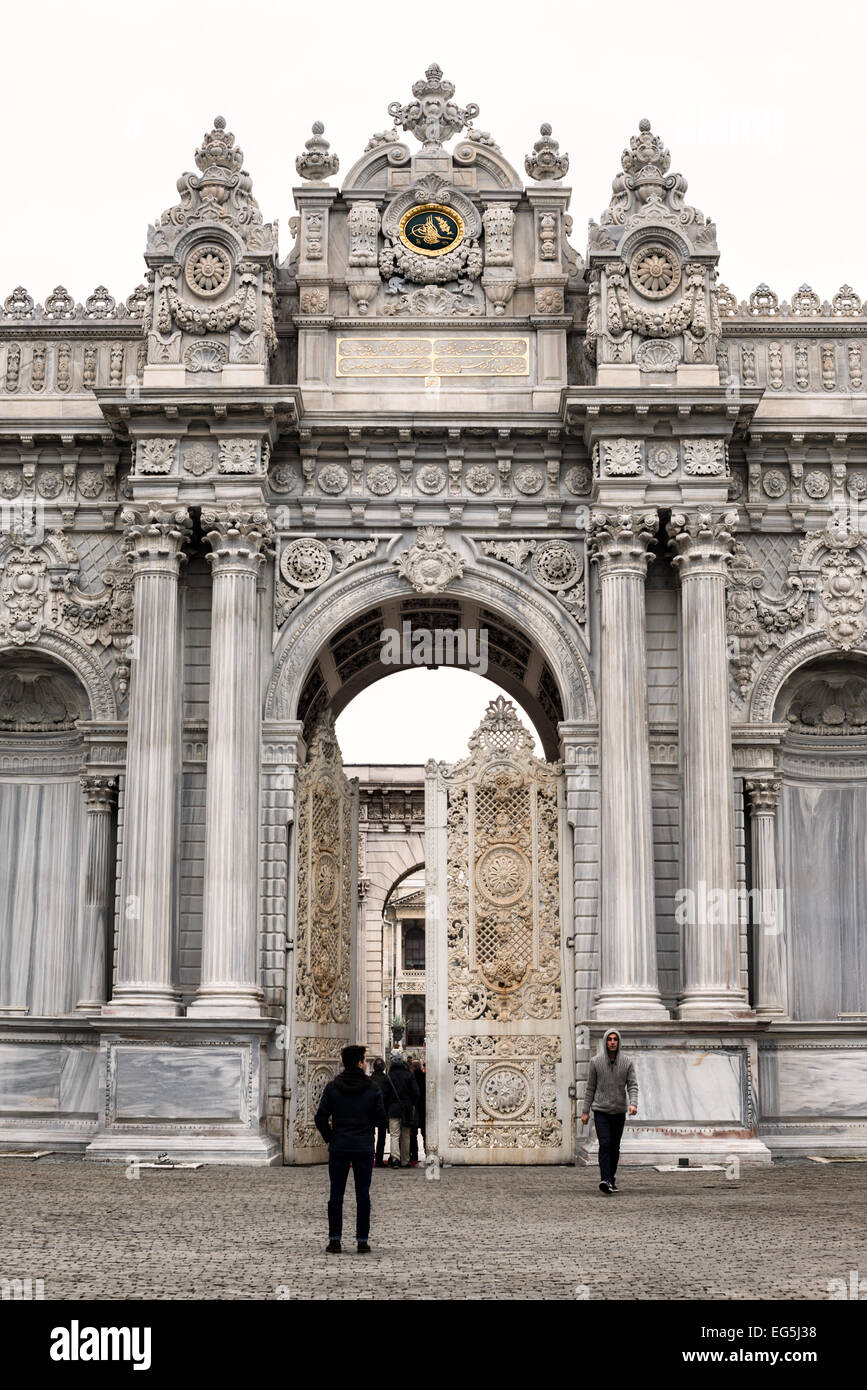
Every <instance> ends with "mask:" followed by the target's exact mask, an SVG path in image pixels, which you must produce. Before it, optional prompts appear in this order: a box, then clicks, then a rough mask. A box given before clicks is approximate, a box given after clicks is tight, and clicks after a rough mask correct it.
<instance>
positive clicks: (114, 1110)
mask: <svg viewBox="0 0 867 1390" xmlns="http://www.w3.org/2000/svg"><path fill="white" fill-rule="evenodd" d="M91 1026H92V1027H93V1028H94V1030H95V1031H96V1032H97V1033H98V1034H99V1037H100V1086H99V1089H100V1109H99V1128H98V1131H97V1133H96V1135H95V1136H94V1138H93V1140H92V1141H91V1143H90V1144H88V1146H87V1150H86V1153H85V1157H86V1158H87V1159H90V1160H102V1161H105V1160H109V1159H113V1160H116V1161H128V1160H131V1159H135V1158H148V1159H152V1158H154V1157H155V1156H156V1155H157V1154H159V1153H166V1154H168V1156H169V1157H170V1158H176V1159H178V1158H188V1159H193V1158H195V1159H199V1160H202V1161H205V1162H210V1163H257V1164H262V1163H264V1164H272V1163H279V1162H280V1158H281V1153H280V1145H279V1142H278V1140H277V1139H276V1138H275V1137H274V1136H273V1135H271V1134H269V1133H268V1132H267V1128H266V1123H265V1087H266V1056H265V1045H266V1042H267V1039H268V1036H269V1034H270V1033H271V1032H273V1030H274V1027H275V1024H274V1022H273V1021H272V1020H270V1019H243V1020H239V1019H234V1020H226V1021H223V1020H220V1019H212V1018H209V1019H204V1018H183V1019H161V1020H159V1021H158V1020H156V1019H119V1018H105V1017H103V1018H100V1019H94V1020H93V1022H92V1025H91Z"/></svg>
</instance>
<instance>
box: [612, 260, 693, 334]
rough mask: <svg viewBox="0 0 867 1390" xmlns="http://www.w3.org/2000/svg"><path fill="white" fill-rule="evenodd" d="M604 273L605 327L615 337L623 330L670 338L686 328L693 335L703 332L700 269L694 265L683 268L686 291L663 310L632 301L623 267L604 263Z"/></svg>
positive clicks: (624, 331)
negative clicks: (606, 307) (606, 293)
mask: <svg viewBox="0 0 867 1390" xmlns="http://www.w3.org/2000/svg"><path fill="white" fill-rule="evenodd" d="M606 270H607V273H608V328H609V331H610V332H611V334H612V335H613V336H614V337H615V338H619V337H621V336H622V334H624V333H628V332H632V333H640V334H641V336H642V337H645V338H672V337H674V336H675V334H677V333H684V332H686V331H687V329H688V330H689V331H690V332H691V333H692V335H693V337H694V338H703V337H704V336H705V334H706V333H707V328H708V323H707V311H706V307H705V302H704V269H703V267H702V266H700V265H697V264H689V265H687V266H686V268H685V276H686V292H685V294H684V295H683V298H682V299H681V300H680V301H679V302H678V303H677V304H672V305H671V306H670V307H669V308H667V309H662V310H654V309H643V308H641V307H639V305H637V304H633V303H632V302H631V300H630V298H629V295H628V293H627V289H626V279H627V272H626V267H625V266H623V265H620V264H616V265H611V266H606Z"/></svg>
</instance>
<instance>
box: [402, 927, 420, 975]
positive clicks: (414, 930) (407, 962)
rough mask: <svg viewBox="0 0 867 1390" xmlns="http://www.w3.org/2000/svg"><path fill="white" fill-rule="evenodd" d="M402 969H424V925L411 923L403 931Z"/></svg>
mask: <svg viewBox="0 0 867 1390" xmlns="http://www.w3.org/2000/svg"><path fill="white" fill-rule="evenodd" d="M403 968H404V970H424V927H421V926H418V924H417V923H412V925H410V926H406V927H404V931H403Z"/></svg>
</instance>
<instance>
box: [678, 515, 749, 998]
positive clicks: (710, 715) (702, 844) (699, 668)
mask: <svg viewBox="0 0 867 1390" xmlns="http://www.w3.org/2000/svg"><path fill="white" fill-rule="evenodd" d="M736 523H737V513H736V512H725V513H721V514H719V513H714V512H712V511H711V510H709V509H706V508H702V509H701V510H699V511H697V512H696V513H694V514H691V515H686V514H684V513H682V512H675V513H673V515H672V518H671V521H670V522H669V526H668V535H669V537H670V539H671V543H672V548H673V550H674V552H675V553H674V557H673V561H672V563H673V564H674V566H675V568H676V569H677V571H678V573H679V575H680V585H681V623H682V633H681V649H682V662H683V671H682V677H681V680H682V692H683V696H682V701H681V710H682V765H683V852H682V865H683V882H682V885H681V892H682V895H683V900H682V903H681V910H682V913H683V951H682V961H683V976H682V980H681V991H682V992H681V998H680V1003H679V1015H680V1017H681V1018H730V1017H743V1016H744V1015H748V1014H749V1013H750V1012H751V1011H750V1009H749V1006H748V1004H747V1001H746V999H745V996H744V991H743V989H742V988H741V983H740V976H739V952H738V896H737V884H736V875H735V853H734V822H733V815H732V750H731V730H730V726H729V696H728V669H727V648H726V575H727V571H728V566H729V563H730V560H731V555H732V547H733V536H732V533H733V531H734V527H735V525H736Z"/></svg>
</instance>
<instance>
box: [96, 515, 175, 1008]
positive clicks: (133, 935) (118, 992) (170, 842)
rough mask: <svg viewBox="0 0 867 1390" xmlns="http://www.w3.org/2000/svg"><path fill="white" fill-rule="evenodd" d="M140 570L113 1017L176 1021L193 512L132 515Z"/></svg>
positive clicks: (133, 558)
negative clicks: (184, 624) (186, 552)
mask: <svg viewBox="0 0 867 1390" xmlns="http://www.w3.org/2000/svg"><path fill="white" fill-rule="evenodd" d="M121 519H122V521H123V522H124V525H125V526H126V532H125V535H126V541H127V553H128V555H129V560H130V564H131V566H132V570H133V586H134V602H135V607H134V614H133V635H132V642H131V646H130V694H129V733H128V740H127V760H126V781H125V790H124V816H123V845H122V855H123V861H122V862H123V867H122V873H121V901H120V920H119V921H118V923H117V971H116V976H115V985H114V990H113V992H112V998H111V1003H110V1004H106V1006H105V1008H104V1009H103V1013H107V1014H111V1015H115V1014H120V1015H128V1014H132V1015H136V1016H137V1015H151V1014H156V1015H174V1014H177V1013H178V1012H179V993H178V990H177V989H176V988H175V982H174V970H173V946H174V941H173V937H174V922H175V911H176V902H175V850H176V844H175V840H176V834H175V832H176V807H177V791H178V779H179V777H180V769H181V675H182V672H181V660H180V640H179V639H180V616H179V607H178V575H179V573H180V565H181V560H182V555H181V547H182V545H183V543H184V540H185V539H186V537H187V535H188V534H189V518H188V514H187V512H186V510H185V509H183V508H181V509H171V510H169V509H166V508H162V507H145V508H138V507H137V508H124V510H123V512H122V513H121Z"/></svg>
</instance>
